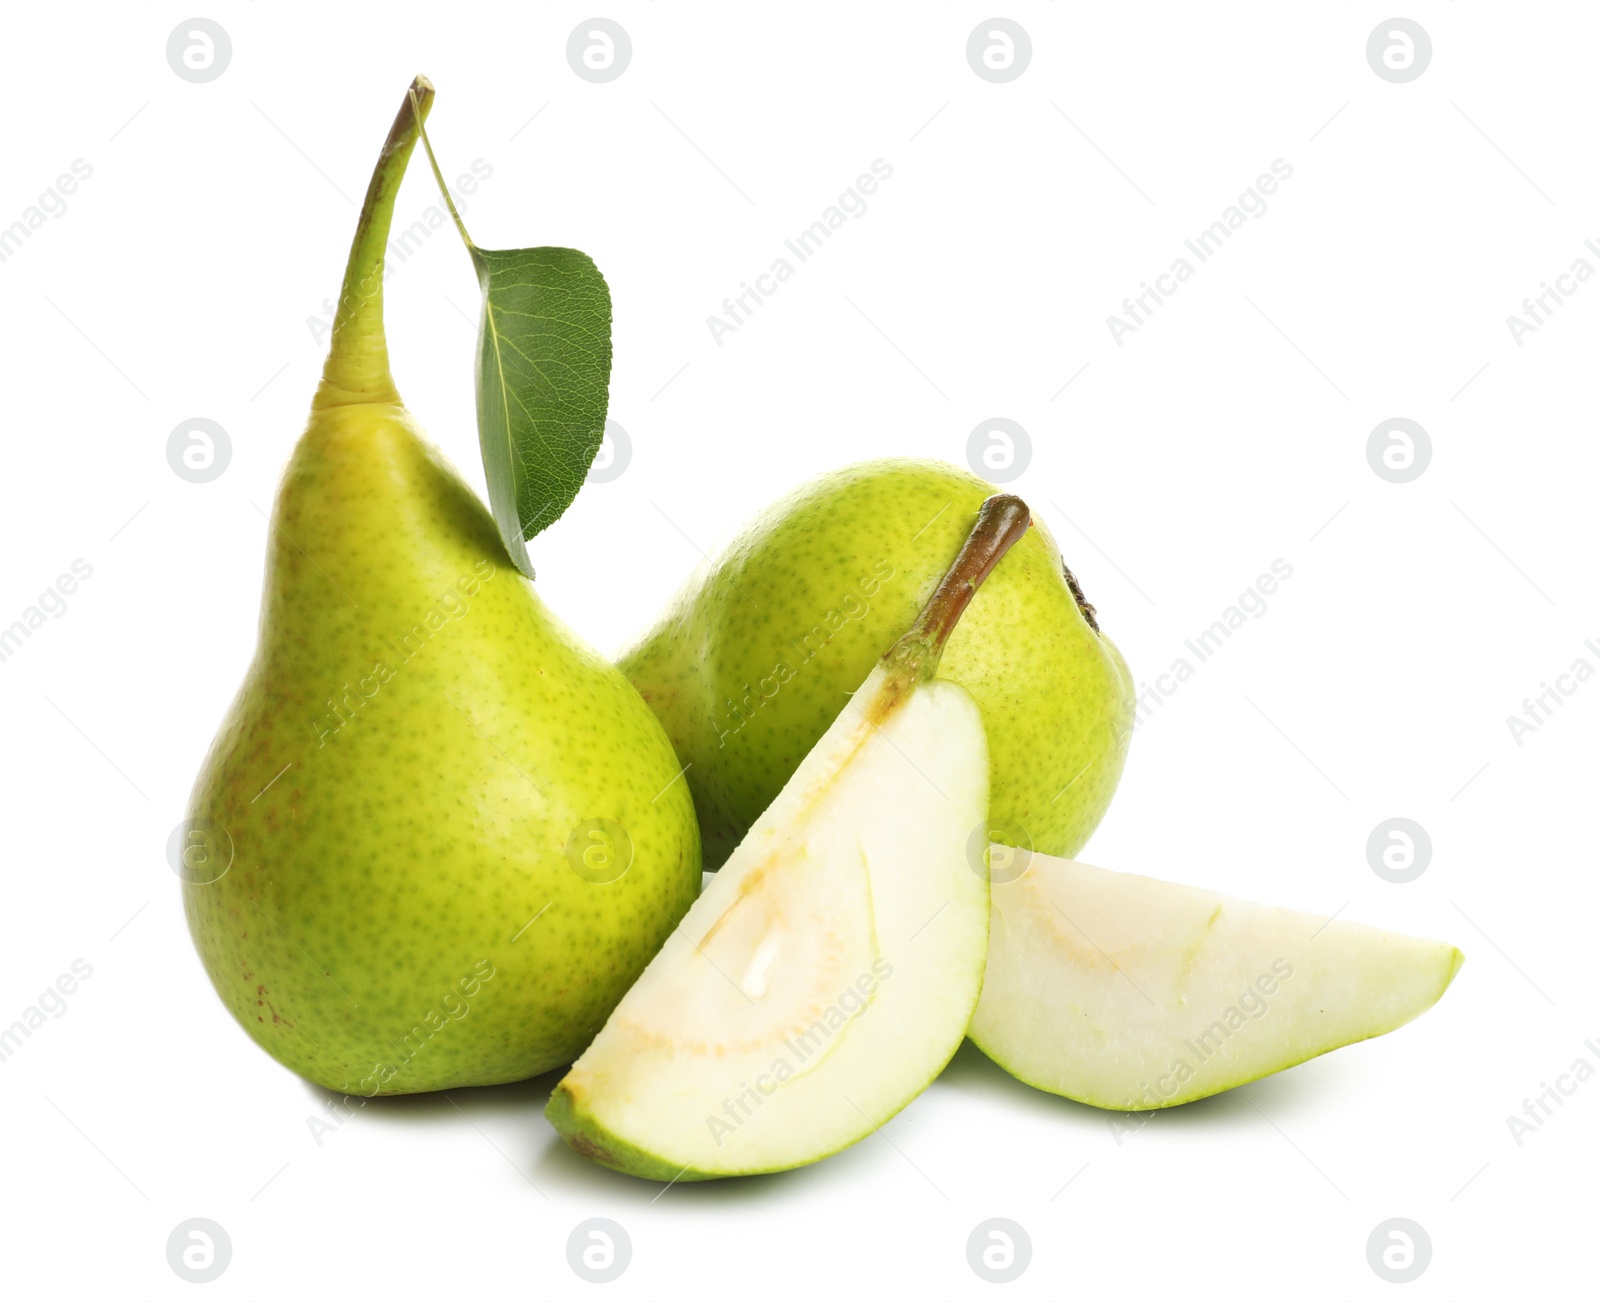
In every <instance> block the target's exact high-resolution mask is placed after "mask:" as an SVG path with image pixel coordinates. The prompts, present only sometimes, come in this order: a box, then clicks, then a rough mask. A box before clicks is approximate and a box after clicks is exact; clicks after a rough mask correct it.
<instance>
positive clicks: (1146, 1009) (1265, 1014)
mask: <svg viewBox="0 0 1600 1302" xmlns="http://www.w3.org/2000/svg"><path fill="white" fill-rule="evenodd" d="M1017 863H1018V867H1019V868H1021V866H1022V864H1024V863H1025V864H1026V867H1025V869H1023V870H1022V871H1021V874H1020V876H1017V877H1016V878H1015V879H1014V880H1010V881H1002V880H1000V879H1001V878H1002V877H1003V876H1005V874H1003V873H1000V872H996V873H995V880H994V882H993V884H992V895H993V912H992V915H991V922H990V929H991V930H990V943H989V966H988V971H987V973H986V974H985V977H984V986H983V997H982V999H981V1000H980V1001H979V1004H978V1011H977V1014H976V1015H975V1016H974V1017H973V1020H972V1026H971V1028H970V1030H969V1032H968V1034H969V1035H970V1036H971V1038H972V1040H973V1042H974V1043H975V1044H977V1046H978V1047H979V1048H980V1049H982V1050H983V1052H984V1053H986V1054H988V1055H989V1057H991V1058H992V1059H994V1061H995V1062H997V1063H999V1064H1000V1066H1002V1067H1004V1068H1005V1069H1006V1070H1007V1071H1008V1072H1010V1073H1011V1074H1012V1075H1013V1076H1015V1077H1017V1079H1018V1080H1021V1081H1025V1082H1026V1083H1027V1084H1029V1085H1034V1086H1037V1087H1038V1088H1039V1089H1042V1090H1048V1091H1049V1092H1050V1093H1052V1094H1062V1095H1065V1096H1066V1097H1067V1098H1070V1099H1076V1100H1078V1101H1079V1102H1080V1103H1089V1104H1093V1105H1094V1106H1095V1107H1101V1108H1111V1109H1116V1110H1119V1111H1129V1112H1142V1111H1146V1110H1149V1109H1154V1108H1165V1107H1171V1106H1173V1105H1174V1104H1178V1103H1188V1102H1191V1101H1193V1100H1194V1099H1200V1098H1205V1097H1206V1096H1207V1095H1210V1094H1216V1093H1219V1092H1221V1091H1222V1090H1226V1089H1232V1088H1233V1087H1234V1086H1236V1085H1243V1084H1246V1083H1247V1082H1249V1081H1253V1080H1256V1079H1258V1078H1260V1077H1262V1076H1268V1075H1271V1074H1272V1073H1273V1072H1277V1071H1282V1070H1283V1069H1284V1068H1286V1067H1293V1066H1294V1065H1295V1064H1296V1063H1301V1062H1304V1061H1305V1060H1306V1059H1308V1058H1315V1057H1316V1056H1317V1055H1319V1054H1323V1053H1327V1052H1329V1051H1330V1050H1332V1049H1337V1048H1339V1047H1340V1046H1341V1045H1346V1044H1353V1043H1354V1042H1355V1041H1357V1040H1367V1039H1371V1038H1372V1037H1373V1036H1376V1035H1384V1034H1387V1033H1388V1032H1390V1031H1392V1030H1394V1029H1395V1028H1396V1027H1399V1026H1403V1025H1405V1024H1406V1023H1407V1022H1409V1021H1410V1020H1411V1019H1412V1018H1414V1017H1416V1016H1417V1015H1418V1014H1420V1013H1422V1012H1425V1011H1426V1010H1427V1009H1429V1008H1431V1007H1432V1006H1433V1004H1434V1003H1435V1002H1436V1001H1437V1000H1438V998H1439V996H1440V995H1442V994H1443V993H1444V991H1445V988H1446V987H1447V986H1448V985H1449V984H1450V981H1451V979H1452V978H1453V977H1454V976H1455V974H1456V971H1457V970H1458V969H1459V968H1460V966H1461V963H1462V955H1461V951H1460V950H1458V949H1457V948H1456V947H1455V946H1453V945H1449V944H1445V943H1444V942H1442V941H1435V940H1418V939H1415V938H1414V937H1411V936H1400V935H1396V934H1394V933H1393V932H1387V931H1378V930H1376V929H1375V928H1373V927H1366V926H1362V925H1360V924H1358V923H1354V922H1329V921H1328V920H1327V919H1326V918H1322V917H1318V916H1316V915H1314V914H1309V913H1297V912H1295V911H1293V910H1291V909H1280V908H1274V907H1272V906H1270V905H1265V904H1251V903H1249V902H1248V901H1245V900H1235V899H1229V898H1228V897H1226V896H1222V895H1215V894H1212V893H1211V892H1209V891H1204V890H1197V889H1195V888H1194V887H1191V886H1179V885H1175V884H1174V883H1172V882H1163V881H1157V880H1155V879H1154V878H1151V877H1139V876H1136V875H1134V874H1132V873H1115V872H1108V871H1106V870H1105V869H1103V868H1094V867H1091V866H1090V865H1088V864H1083V863H1074V862H1073V861H1072V860H1070V859H1056V858H1053V857H1051V856H1049V855H1041V854H1035V855H1031V856H1026V857H1024V858H1022V859H1020V860H1018V861H1017Z"/></svg>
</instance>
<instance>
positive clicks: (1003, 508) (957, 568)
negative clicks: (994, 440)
mask: <svg viewBox="0 0 1600 1302" xmlns="http://www.w3.org/2000/svg"><path fill="white" fill-rule="evenodd" d="M1031 523H1032V517H1031V515H1030V513H1029V511H1028V504H1027V503H1026V502H1024V501H1023V500H1022V499H1021V498H1020V497H1013V496H1012V495H1011V494H1009V493H997V494H995V496H993V497H991V498H987V499H986V500H985V501H984V503H983V505H982V506H980V507H979V508H978V521H977V523H976V524H974V525H973V526H972V532H971V533H969V534H968V535H967V540H966V542H964V543H963V544H962V545H961V551H960V552H959V553H958V554H957V555H956V558H955V560H954V561H953V562H952V563H951V565H950V568H949V569H948V570H946V571H945V576H944V578H942V579H941V580H940V581H939V586H938V587H937V588H935V589H934V593H933V596H931V597H929V598H928V603H927V605H925V606H923V608H922V613H921V614H920V615H918V616H917V622H916V623H914V624H913V625H912V626H911V628H910V629H909V630H908V631H907V632H906V633H905V635H904V636H903V637H901V639H900V640H899V641H898V642H896V643H895V644H894V645H893V646H892V647H890V648H889V651H888V654H886V655H885V656H884V657H883V658H884V661H885V663H886V664H888V665H889V666H890V667H891V668H893V669H896V670H898V671H899V672H898V673H897V675H896V676H897V677H902V676H903V677H904V679H906V680H907V681H911V682H925V681H926V680H928V679H929V678H932V677H933V675H934V673H935V671H936V670H937V669H938V668H939V657H940V656H941V655H942V654H943V653H944V644H945V642H946V641H948V640H949V637H950V634H951V633H952V632H953V631H954V630H955V626H956V624H957V623H958V622H959V621H960V619H961V616H962V614H963V613H964V612H965V611H966V609H967V605H968V604H969V603H970V602H971V601H972V597H973V594H974V593H976V592H977V590H978V587H979V585H981V584H982V583H983V581H984V580H985V579H986V578H988V577H989V574H990V572H991V571H992V570H993V569H994V567H995V566H996V565H998V564H999V563H1000V560H1001V558H1002V557H1003V556H1004V555H1005V554H1006V553H1007V552H1008V551H1010V550H1011V547H1012V545H1013V544H1014V543H1015V542H1016V541H1017V540H1018V539H1019V538H1021V537H1022V535H1023V534H1025V533H1027V531H1028V526H1029V525H1030V524H1031Z"/></svg>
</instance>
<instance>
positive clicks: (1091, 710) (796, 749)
mask: <svg viewBox="0 0 1600 1302" xmlns="http://www.w3.org/2000/svg"><path fill="white" fill-rule="evenodd" d="M994 491H995V489H994V488H993V486H992V485H990V484H986V483H985V482H984V481H983V480H981V479H979V478H978V477H977V476H976V475H972V474H969V473H968V472H967V471H965V470H960V469H957V468H956V467H954V466H950V465H945V464H943V463H940V462H935V461H915V460H907V459H900V460H887V461H872V462H866V463H863V464H861V465H856V466H849V467H846V468H845V469H842V470H838V471H834V472H833V473H831V474H827V475H824V476H822V477H821V478H819V479H817V480H814V481H813V482H811V483H809V484H806V485H804V486H802V487H800V488H798V489H796V490H795V491H794V492H793V493H791V494H790V495H789V496H788V497H785V498H784V499H782V500H781V501H779V502H777V503H776V504H775V505H773V506H771V507H769V508H768V509H767V510H765V511H763V512H762V513H761V514H760V515H759V516H757V517H756V518H755V519H754V520H753V521H752V522H751V523H750V524H749V525H747V526H746V527H745V528H744V529H743V530H742V531H741V532H740V533H739V535H738V536H737V537H736V538H735V539H734V540H733V541H732V542H731V543H729V544H728V546H727V547H726V549H725V550H724V551H723V552H722V554H721V555H720V556H718V557H717V558H716V559H715V560H714V561H711V562H708V563H707V564H706V565H704V566H702V567H701V568H700V569H699V570H698V571H697V572H696V573H695V574H694V575H692V576H691V577H690V579H689V580H688V581H687V582H686V583H685V585H684V586H683V588H682V589H681V590H680V591H679V592H678V594H677V595H676V596H675V597H674V598H673V600H672V601H671V602H670V604H669V605H668V606H667V608H666V610H665V611H664V612H663V613H662V614H661V616H660V618H659V619H658V620H657V621H656V623H655V624H654V625H653V626H652V627H650V628H649V629H648V630H647V631H646V632H645V633H643V634H642V635H641V636H640V637H639V639H638V640H637V641H636V642H634V643H633V645H631V646H630V647H629V648H628V649H627V650H625V651H624V652H623V653H622V656H621V657H620V658H619V660H618V664H619V665H620V666H621V668H622V671H623V672H624V673H625V674H627V675H628V678H629V679H630V680H631V681H632V683H633V685H634V686H635V687H637V688H638V689H639V692H640V694H641V695H643V697H644V698H645V700H646V701H648V702H649V703H650V707H651V708H652V709H653V710H655V712H656V713H657V715H659V716H660V718H661V721H662V723H663V724H664V725H665V726H666V730H667V735H668V736H669V737H671V738H672V743H673V746H674V748H675V749H676V750H677V752H678V756H679V758H680V759H682V760H683V761H684V762H685V763H688V764H689V765H690V768H689V770H688V773H687V774H686V779H687V781H688V783H689V787H690V790H692V791H693V792H694V798H695V805H696V808H697V810H698V812H699V817H700V833H701V837H702V839H703V841H704V844H705V853H706V866H707V867H708V868H715V867H717V866H719V865H720V864H721V863H722V862H723V860H725V859H726V858H727V857H728V855H729V853H731V851H732V850H733V848H734V846H736V845H737V844H738V843H739V841H740V839H741V838H742V837H743V836H744V834H745V833H746V832H747V831H748V830H749V828H750V826H751V825H752V824H753V823H754V821H755V820H756V818H757V817H758V816H759V815H760V814H761V812H762V810H764V809H766V808H767V806H768V805H770V804H771V803H772V801H773V799H774V798H775V797H776V796H777V794H778V792H779V790H781V789H782V787H783V784H784V783H785V782H786V781H788V779H789V776H790V775H791V774H792V773H793V772H794V771H795V769H796V768H797V767H798V766H799V764H800V761H801V760H802V759H804V758H805V756H806V755H807V753H808V752H809V751H810V750H811V748H812V747H813V746H814V745H816V743H817V740H818V739H819V738H820V737H821V736H822V734H823V733H824V732H825V731H826V730H827V728H828V726H829V724H830V723H831V722H832V720H833V718H834V716H835V715H836V714H837V713H838V712H839V707H840V703H841V702H842V701H843V700H844V699H845V698H846V697H847V696H848V694H849V693H850V692H852V691H854V690H855V689H856V688H857V687H858V686H859V685H860V683H861V681H862V679H864V678H865V677H866V675H867V672H868V670H869V669H871V667H872V665H873V663H874V662H875V661H876V660H877V658H878V657H879V656H881V655H882V654H883V653H884V651H885V650H886V649H887V648H888V647H889V645H890V644H891V643H892V642H893V641H894V640H895V638H896V637H897V636H899V634H900V632H901V630H903V629H905V628H906V627H907V626H908V625H909V624H910V622H911V620H912V619H913V618H914V617H915V615H916V612H917V610H918V609H919V608H920V607H921V606H922V604H923V602H924V601H925V600H926V599H927V597H928V594H929V593H930V592H932V591H933V588H934V585H935V584H936V583H937V582H938V581H939V576H940V574H941V573H942V572H943V568H944V563H945V559H946V558H947V557H949V556H950V555H951V554H952V553H953V552H954V550H955V548H956V547H957V546H959V544H960V541H961V539H962V538H963V537H965V536H966V533H967V530H968V529H970V528H971V526H972V522H973V520H974V518H975V516H976V514H977V511H978V509H979V507H980V505H981V503H982V502H983V501H984V499H985V498H987V497H988V496H989V495H990V494H991V493H993V492H994ZM1034 525H1035V527H1034V528H1032V529H1030V530H1029V531H1028V534H1027V536H1026V537H1024V538H1023V539H1022V540H1021V541H1020V542H1019V543H1018V544H1017V545H1016V546H1015V547H1014V548H1012V549H1011V551H1010V553H1009V554H1008V555H1007V556H1006V558H1005V560H1004V561H1002V562H1001V563H1000V565H999V567H998V568H997V569H996V570H995V572H994V574H993V575H992V576H990V578H989V580H988V581H987V582H986V583H985V584H984V585H983V588H982V590H981V591H980V592H979V593H978V594H977V596H976V598H975V599H974V601H973V605H972V609H971V610H969V611H968V612H967V614H966V615H965V617H964V618H963V619H962V621H961V623H960V625H959V626H958V627H957V628H956V630H955V632H954V633H953V634H952V635H951V638H950V644H949V646H948V647H947V648H946V649H945V653H944V658H943V660H942V661H941V662H940V667H939V676H940V677H941V678H943V679H945V680H946V681H948V682H953V683H957V684H959V685H960V686H962V687H964V688H966V690H967V691H968V692H969V693H970V694H971V696H972V698H973V699H974V700H975V701H976V702H977V703H978V708H979V710H980V711H981V712H982V714H983V721H984V726H985V728H986V730H987V732H988V735H989V754H990V763H991V765H992V767H993V772H992V776H991V793H992V794H991V798H990V805H991V809H990V813H991V822H992V826H993V828H994V831H995V836H996V838H997V839H1000V840H1003V841H1007V842H1009V843H1010V844H1014V845H1021V846H1023V847H1025V848H1029V849H1033V850H1037V851H1040V852H1043V853H1047V854H1056V855H1071V854H1073V853H1075V852H1076V851H1077V850H1078V849H1079V848H1080V847H1081V846H1082V845H1083V844H1084V843H1085V842H1086V841H1087V840H1088V839H1089V835H1090V833H1092V832H1093V831H1094V829H1095V827H1096V826H1098V824H1099V822H1100V819H1101V817H1102V816H1103V815H1104V813H1105V811H1106V809H1107V807H1108V806H1109V805H1110V803H1111V798H1112V796H1113V794H1114V793H1115V792H1116V787H1117V782H1118V779H1119V778H1120V777H1121V775H1122V767H1123V763H1124V761H1125V760H1126V758H1127V749H1128V742H1129V739H1130V737H1131V735H1132V731H1133V713H1134V702H1135V691H1134V686H1133V681H1132V678H1131V676H1130V674H1129V673H1128V667H1127V665H1126V663H1124V661H1123V659H1122V656H1121V654H1120V653H1119V652H1118V651H1117V648H1116V647H1115V646H1114V645H1113V644H1112V642H1111V640H1110V638H1109V637H1107V636H1106V635H1105V633H1104V632H1103V631H1102V630H1101V628H1100V627H1099V625H1098V623H1097V621H1096V619H1095V615H1094V609H1093V607H1092V606H1090V605H1089V603H1088V602H1087V601H1086V600H1084V598H1083V595H1082V593H1081V592H1080V591H1079V589H1078V586H1077V582H1076V580H1075V579H1074V578H1073V577H1072V575H1071V574H1070V572H1069V571H1068V570H1067V569H1066V567H1065V565H1064V564H1063V563H1062V558H1061V553H1060V551H1059V550H1058V549H1057V547H1056V544H1055V541H1054V540H1053V539H1052V538H1051V537H1050V534H1049V532H1048V531H1047V530H1046V529H1045V528H1044V527H1043V525H1041V524H1040V523H1039V521H1038V519H1037V517H1036V518H1035V521H1034Z"/></svg>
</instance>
